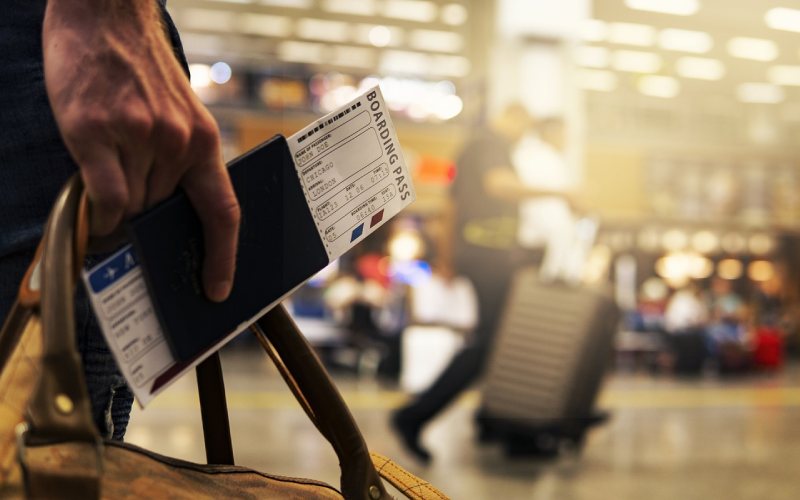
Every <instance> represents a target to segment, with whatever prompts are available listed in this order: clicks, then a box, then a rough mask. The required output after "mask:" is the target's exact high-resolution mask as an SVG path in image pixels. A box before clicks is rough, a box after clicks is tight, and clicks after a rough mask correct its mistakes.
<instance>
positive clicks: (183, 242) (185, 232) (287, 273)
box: [129, 136, 328, 362]
mask: <svg viewBox="0 0 800 500" xmlns="http://www.w3.org/2000/svg"><path fill="white" fill-rule="evenodd" d="M228 169H229V173H230V177H231V181H232V183H233V189H234V191H235V192H236V196H237V198H238V199H239V204H240V206H241V211H242V222H241V227H240V230H239V250H238V254H237V263H236V274H235V277H234V283H233V289H232V291H231V295H230V297H229V298H228V299H227V300H226V301H225V302H222V303H214V302H211V301H210V300H208V299H207V298H206V297H205V295H204V293H203V288H202V280H201V268H202V263H203V255H204V254H203V232H202V226H201V224H200V220H199V219H198V217H197V215H196V213H195V211H194V209H193V208H192V206H191V204H190V203H189V200H188V198H187V197H186V195H185V194H184V193H183V192H178V193H177V194H175V195H174V196H173V197H171V198H169V199H168V200H166V201H164V202H163V203H161V204H159V205H157V206H155V207H153V208H152V209H150V210H148V211H147V212H145V213H143V214H142V215H140V216H138V217H136V218H135V219H134V220H133V221H131V223H130V226H129V230H130V236H131V239H132V241H133V244H134V247H135V249H136V254H137V256H138V257H139V259H140V261H141V263H142V267H143V271H144V275H145V280H146V282H147V286H148V289H149V292H150V295H151V298H152V300H153V305H154V307H155V311H156V314H157V315H158V318H159V321H160V323H161V326H162V328H163V330H164V333H165V335H166V337H167V341H168V342H169V344H170V348H171V350H172V352H173V354H174V355H175V357H176V358H177V359H178V360H179V361H183V362H187V361H191V360H192V359H194V358H196V357H197V356H199V355H201V354H202V353H204V352H205V351H207V350H208V349H209V348H211V347H213V346H214V345H215V344H217V343H219V342H220V341H221V340H223V339H224V338H225V337H227V336H228V335H229V334H231V333H232V332H234V331H235V330H238V329H240V327H241V326H242V325H243V324H245V323H248V322H250V321H252V320H255V319H257V316H258V315H259V313H260V312H262V311H263V312H266V311H265V308H267V307H268V306H269V305H270V304H272V303H274V302H275V301H277V300H278V299H280V298H281V297H283V296H285V295H286V294H287V293H289V292H290V291H291V290H293V289H294V288H296V287H297V286H298V285H300V284H302V283H303V282H304V281H306V280H307V279H308V278H310V277H311V276H313V275H314V274H315V273H316V272H317V271H319V270H320V269H322V268H323V267H325V266H326V265H327V264H328V256H327V253H326V252H325V248H324V247H323V245H322V241H321V239H320V237H319V233H318V232H317V228H316V226H315V224H314V220H313V219H312V217H311V212H310V210H309V208H308V205H307V203H306V199H305V195H304V193H303V190H302V188H301V186H300V181H299V179H298V177H297V172H296V170H295V166H294V163H293V162H292V158H291V154H290V152H289V146H288V144H287V143H286V139H285V138H284V137H283V136H275V137H273V138H272V139H270V140H269V141H267V142H265V143H263V144H261V145H260V146H258V147H256V148H255V149H253V150H251V151H249V152H248V153H246V154H244V155H242V156H240V157H239V158H237V159H235V160H233V161H232V162H230V163H229V165H228Z"/></svg>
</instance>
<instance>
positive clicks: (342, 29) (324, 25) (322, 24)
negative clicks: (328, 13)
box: [296, 18, 351, 42]
mask: <svg viewBox="0 0 800 500" xmlns="http://www.w3.org/2000/svg"><path fill="white" fill-rule="evenodd" d="M296 31H297V36H299V37H300V38H306V39H308V40H322V41H325V42H344V41H345V40H347V39H348V38H349V37H350V31H351V30H350V25H349V24H347V23H343V22H341V21H328V20H325V19H310V18H303V19H300V20H298V21H297V27H296Z"/></svg>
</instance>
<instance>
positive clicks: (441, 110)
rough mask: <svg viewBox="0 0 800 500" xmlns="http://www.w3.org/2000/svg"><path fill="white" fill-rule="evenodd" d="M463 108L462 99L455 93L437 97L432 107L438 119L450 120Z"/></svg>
mask: <svg viewBox="0 0 800 500" xmlns="http://www.w3.org/2000/svg"><path fill="white" fill-rule="evenodd" d="M463 109H464V101H462V100H461V98H460V97H458V96H457V95H448V96H445V97H443V98H441V99H439V100H438V101H437V102H436V104H435V108H434V111H433V113H434V115H436V117H437V118H439V119H440V120H451V119H453V118H455V117H456V116H458V115H459V114H460V113H461V111H462V110H463Z"/></svg>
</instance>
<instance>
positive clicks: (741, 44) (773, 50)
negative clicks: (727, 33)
mask: <svg viewBox="0 0 800 500" xmlns="http://www.w3.org/2000/svg"><path fill="white" fill-rule="evenodd" d="M728 52H729V53H730V55H732V56H734V57H739V58H741V59H751V60H753V61H772V60H773V59H775V58H776V57H778V46H777V45H776V44H775V42H773V41H772V40H765V39H763V38H748V37H743V36H740V37H736V38H731V39H730V40H729V41H728Z"/></svg>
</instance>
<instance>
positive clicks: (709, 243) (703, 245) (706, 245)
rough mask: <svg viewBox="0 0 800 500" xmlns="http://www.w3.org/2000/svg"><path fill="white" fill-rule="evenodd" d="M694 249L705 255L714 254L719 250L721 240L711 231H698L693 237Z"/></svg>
mask: <svg viewBox="0 0 800 500" xmlns="http://www.w3.org/2000/svg"><path fill="white" fill-rule="evenodd" d="M692 248H693V249H694V250H695V251H697V252H700V253H703V254H710V253H713V252H715V251H716V250H717V249H718V248H719V238H718V237H717V235H716V234H714V233H712V232H711V231H708V230H703V231H698V232H696V233H694V234H693V235H692Z"/></svg>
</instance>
